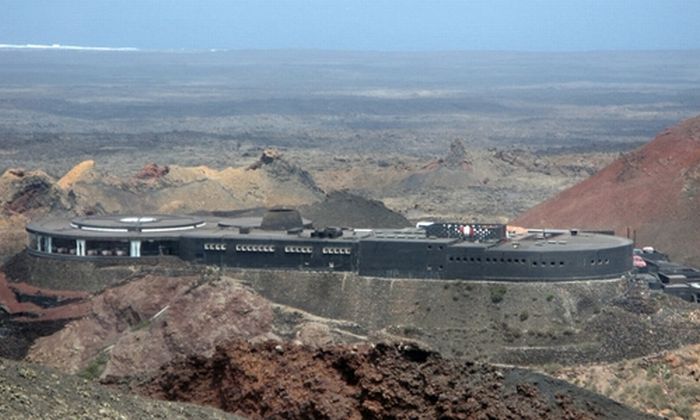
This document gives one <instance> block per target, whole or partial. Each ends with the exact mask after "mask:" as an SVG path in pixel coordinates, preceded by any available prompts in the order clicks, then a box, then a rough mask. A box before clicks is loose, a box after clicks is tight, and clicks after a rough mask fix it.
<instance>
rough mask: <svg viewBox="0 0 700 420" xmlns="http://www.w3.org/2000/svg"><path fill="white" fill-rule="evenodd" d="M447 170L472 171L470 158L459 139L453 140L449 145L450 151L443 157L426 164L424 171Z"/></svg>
mask: <svg viewBox="0 0 700 420" xmlns="http://www.w3.org/2000/svg"><path fill="white" fill-rule="evenodd" d="M439 168H447V169H452V170H461V171H470V170H472V157H471V156H469V154H468V153H467V149H466V148H465V147H464V143H463V142H462V140H460V139H455V140H453V141H452V143H450V150H449V151H448V152H447V155H445V157H443V158H440V159H437V160H434V161H432V162H430V163H428V164H426V165H425V166H424V167H423V169H424V170H431V171H432V170H436V169H439Z"/></svg>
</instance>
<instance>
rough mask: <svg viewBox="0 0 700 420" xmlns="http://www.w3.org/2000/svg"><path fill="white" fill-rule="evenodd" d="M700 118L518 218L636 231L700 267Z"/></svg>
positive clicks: (544, 223) (524, 221)
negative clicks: (699, 249) (699, 206)
mask: <svg viewBox="0 0 700 420" xmlns="http://www.w3.org/2000/svg"><path fill="white" fill-rule="evenodd" d="M699 194H700V116H699V117H695V118H692V119H689V120H686V121H684V122H682V123H680V124H679V125H677V126H675V127H673V128H671V129H668V130H666V131H664V132H663V133H661V134H659V135H658V136H657V137H656V138H655V139H654V140H653V141H652V142H650V143H648V144H647V145H645V146H643V147H641V148H640V149H637V150H635V151H634V152H631V153H628V154H625V155H623V156H621V157H620V158H619V159H617V160H615V161H614V162H613V163H611V164H610V165H608V166H607V167H605V168H604V169H602V170H601V171H599V172H598V173H597V174H595V175H594V176H592V177H590V178H588V179H586V180H584V181H583V182H580V183H579V184H576V185H575V186H573V187H571V188H569V189H567V190H564V191H563V192H561V193H560V194H558V195H556V196H555V197H553V198H552V199H550V200H547V201H545V202H544V203H542V204H540V205H538V206H535V207H534V208H532V209H530V210H529V211H527V212H526V213H525V214H523V215H521V216H520V217H518V218H516V220H515V223H516V224H519V225H522V226H529V227H570V226H578V227H582V228H613V229H615V231H616V232H617V233H618V234H623V235H624V234H625V233H626V230H627V228H630V229H631V230H633V231H636V232H637V238H638V242H639V243H640V244H642V245H646V244H651V245H655V246H657V247H659V248H661V249H663V250H665V251H667V252H669V253H671V254H672V256H673V257H674V258H677V259H681V260H685V261H690V262H693V263H697V264H700V251H698V250H697V244H698V237H697V233H696V232H697V231H698V228H700V213H699V212H697V209H698V205H700V198H698V197H699Z"/></svg>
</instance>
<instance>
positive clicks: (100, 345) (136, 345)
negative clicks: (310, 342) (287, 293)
mask: <svg viewBox="0 0 700 420" xmlns="http://www.w3.org/2000/svg"><path fill="white" fill-rule="evenodd" d="M272 318H273V315H272V308H271V306H270V304H269V303H268V302H267V301H265V300H264V299H262V298H261V297H259V296H258V295H256V294H254V293H252V292H250V291H247V290H246V289H245V288H243V287H241V286H238V285H236V284H235V283H233V282H230V281H221V282H217V283H215V284H213V283H208V282H207V283H202V279H201V278H197V277H162V276H154V275H147V276H145V277H143V278H141V279H138V280H136V281H132V282H130V283H128V284H125V285H124V286H121V287H116V288H113V289H108V290H106V291H105V292H104V293H102V294H100V295H98V296H97V297H96V298H95V299H94V300H93V301H92V302H91V309H90V314H89V315H88V316H87V317H85V318H83V319H81V320H77V321H74V322H72V323H69V324H68V325H67V326H66V328H64V329H63V330H61V331H59V332H58V333H56V334H54V335H51V336H48V337H43V338H40V339H39V340H37V341H36V343H35V344H34V346H33V347H32V348H31V350H30V352H29V355H28V359H29V360H31V361H35V362H40V363H43V364H46V365H49V366H53V367H56V368H59V369H61V370H63V371H66V372H71V373H76V372H79V371H81V370H83V369H85V368H87V367H88V365H89V364H90V363H92V362H93V361H94V360H95V359H96V358H100V357H104V355H103V351H104V349H105V348H107V347H109V348H110V351H109V357H108V360H107V361H106V362H105V363H104V366H103V372H101V373H104V374H105V375H115V376H124V375H135V374H137V373H142V372H147V371H150V370H154V369H157V368H158V367H159V366H161V365H162V364H163V363H166V362H167V361H169V360H171V359H172V358H173V357H175V356H176V355H183V354H202V355H211V354H212V352H213V350H214V346H215V345H216V344H218V343H220V342H221V341H223V340H224V339H226V338H228V337H232V336H235V337H240V338H244V339H245V338H254V337H256V336H259V335H263V336H265V335H266V334H268V333H269V332H270V330H271V323H272Z"/></svg>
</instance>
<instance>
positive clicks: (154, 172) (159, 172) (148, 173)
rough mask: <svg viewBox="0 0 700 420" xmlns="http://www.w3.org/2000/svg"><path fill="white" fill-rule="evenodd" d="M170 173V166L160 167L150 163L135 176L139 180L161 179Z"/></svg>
mask: <svg viewBox="0 0 700 420" xmlns="http://www.w3.org/2000/svg"><path fill="white" fill-rule="evenodd" d="M169 172H170V167H169V166H168V165H165V166H158V165H157V164H155V163H148V164H146V165H145V166H144V167H143V169H141V170H140V171H139V172H138V173H137V174H136V175H135V176H136V178H137V179H144V180H148V179H159V178H162V177H164V176H165V175H167V174H168V173H169Z"/></svg>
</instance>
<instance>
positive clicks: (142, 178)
mask: <svg viewBox="0 0 700 420" xmlns="http://www.w3.org/2000/svg"><path fill="white" fill-rule="evenodd" d="M78 167H80V169H81V170H78V169H77V167H76V169H74V170H72V171H71V172H70V173H77V174H79V176H75V177H71V181H72V182H70V183H69V184H68V185H70V190H71V191H72V192H73V194H74V195H75V196H76V199H77V201H78V202H80V203H83V205H84V206H86V207H87V206H93V207H95V208H97V209H99V211H100V212H106V213H115V212H123V211H125V210H126V209H128V210H129V211H141V212H155V213H190V212H196V211H200V210H231V209H243V208H251V207H273V206H279V205H285V206H294V205H303V204H309V203H313V202H316V201H319V200H321V199H322V198H323V191H321V189H320V188H319V187H318V186H317V185H316V183H315V181H314V179H313V178H312V176H311V175H310V174H309V173H308V172H306V171H305V170H303V169H301V168H300V167H298V166H297V165H295V164H293V163H291V162H289V161H288V160H286V159H285V158H284V156H282V154H281V153H279V152H277V151H275V150H274V149H265V150H264V151H263V152H262V154H261V155H260V157H259V158H258V159H257V160H255V161H254V162H252V163H251V164H249V165H247V166H242V167H228V168H225V169H222V170H216V169H212V168H209V167H206V166H197V167H185V166H178V165H163V166H161V165H158V164H155V163H151V164H148V165H146V166H145V167H144V168H143V169H142V170H140V171H139V172H137V173H136V174H134V175H133V177H132V178H127V179H123V178H115V177H113V176H110V175H109V174H107V173H103V172H100V171H99V170H98V169H97V168H94V169H93V168H92V166H89V169H85V168H86V167H88V166H87V165H85V164H80V165H78ZM70 173H69V174H70ZM64 179H65V177H64Z"/></svg>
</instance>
